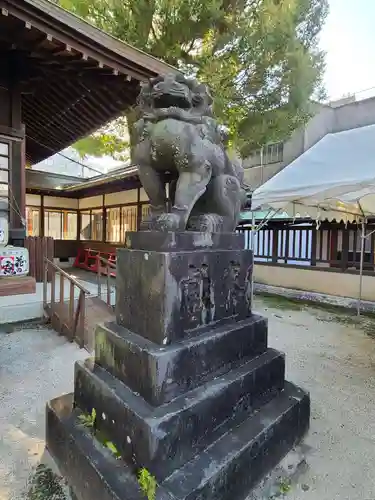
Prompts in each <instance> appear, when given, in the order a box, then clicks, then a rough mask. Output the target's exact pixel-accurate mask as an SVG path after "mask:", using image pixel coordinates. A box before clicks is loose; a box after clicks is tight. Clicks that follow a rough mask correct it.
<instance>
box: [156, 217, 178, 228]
mask: <svg viewBox="0 0 375 500" xmlns="http://www.w3.org/2000/svg"><path fill="white" fill-rule="evenodd" d="M180 221H181V218H180V216H179V215H177V214H162V215H160V217H158V219H157V221H156V227H157V230H158V231H177V230H178V229H180Z"/></svg>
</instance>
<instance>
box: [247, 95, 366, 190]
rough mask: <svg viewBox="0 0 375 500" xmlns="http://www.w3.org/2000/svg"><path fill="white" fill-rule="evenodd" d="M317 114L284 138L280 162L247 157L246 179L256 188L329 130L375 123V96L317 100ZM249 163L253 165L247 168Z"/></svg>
mask: <svg viewBox="0 0 375 500" xmlns="http://www.w3.org/2000/svg"><path fill="white" fill-rule="evenodd" d="M312 112H313V113H314V116H313V118H311V120H310V121H309V122H308V123H307V124H306V126H305V127H303V128H301V129H298V130H296V131H295V132H293V134H292V135H291V137H290V138H289V139H288V140H287V141H285V142H284V152H283V161H282V162H279V163H270V164H265V165H263V167H260V166H259V165H255V166H250V165H249V164H251V161H247V160H244V166H245V180H246V181H247V182H248V183H249V184H250V186H251V187H252V188H253V189H255V188H257V187H258V186H260V185H261V184H263V183H264V182H266V181H267V180H268V179H270V178H271V177H273V176H274V175H276V174H277V173H278V172H280V170H282V169H283V168H284V167H286V166H287V165H289V163H291V162H292V161H293V160H295V159H296V158H298V157H299V156H300V155H301V154H303V153H304V152H305V151H307V150H308V149H310V148H311V147H312V146H314V144H316V143H317V142H318V141H320V140H321V139H322V138H323V137H324V136H325V135H327V134H329V133H335V132H342V131H343V130H349V129H352V128H357V127H363V126H366V125H373V124H374V123H375V97H371V98H369V99H364V100H362V101H353V99H352V98H350V99H343V100H341V101H340V102H339V101H337V102H334V103H331V104H330V105H325V104H318V103H315V104H313V108H312ZM247 165H249V168H246V167H247Z"/></svg>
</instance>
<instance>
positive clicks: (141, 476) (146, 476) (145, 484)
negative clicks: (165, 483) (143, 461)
mask: <svg viewBox="0 0 375 500" xmlns="http://www.w3.org/2000/svg"><path fill="white" fill-rule="evenodd" d="M138 484H139V487H140V488H141V490H142V492H143V493H144V495H145V496H146V497H147V500H155V495H156V486H157V483H156V479H155V478H154V476H152V475H151V474H150V472H149V471H148V470H147V469H141V470H140V471H139V473H138Z"/></svg>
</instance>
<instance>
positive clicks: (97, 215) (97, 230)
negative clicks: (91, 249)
mask: <svg viewBox="0 0 375 500" xmlns="http://www.w3.org/2000/svg"><path fill="white" fill-rule="evenodd" d="M91 239H92V240H94V241H102V239H103V211H102V210H91Z"/></svg>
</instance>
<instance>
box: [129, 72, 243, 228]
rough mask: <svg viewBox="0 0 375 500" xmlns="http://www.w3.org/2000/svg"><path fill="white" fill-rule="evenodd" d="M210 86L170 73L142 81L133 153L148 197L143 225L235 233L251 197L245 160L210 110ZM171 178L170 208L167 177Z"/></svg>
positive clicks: (145, 226) (146, 226)
mask: <svg viewBox="0 0 375 500" xmlns="http://www.w3.org/2000/svg"><path fill="white" fill-rule="evenodd" d="M212 102H213V100H212V97H211V95H210V93H209V91H208V88H207V87H206V85H204V84H200V83H199V82H198V81H197V80H196V79H194V78H186V77H184V76H183V75H167V76H163V77H157V78H153V79H151V80H150V81H149V82H147V83H144V84H142V88H141V91H140V95H139V98H138V105H139V107H140V110H141V112H142V117H141V118H140V119H139V120H138V121H137V122H136V123H135V135H136V146H135V148H134V152H133V159H134V163H135V165H137V166H138V169H139V176H140V180H141V183H142V185H143V187H144V189H145V191H146V194H147V196H148V197H149V200H150V214H149V216H148V218H147V219H146V220H144V221H143V223H142V229H149V230H159V231H184V230H193V231H201V232H232V231H234V230H235V228H236V226H237V223H238V220H239V215H240V211H241V209H243V207H244V206H245V205H246V202H247V191H248V190H247V187H246V186H245V185H244V181H243V167H242V162H241V160H240V159H239V158H238V157H236V156H234V157H233V158H230V156H229V154H228V152H227V151H226V147H225V146H226V143H227V135H226V131H225V130H224V128H221V127H220V126H219V125H218V123H217V122H216V120H215V119H214V118H213V114H212ZM166 174H169V175H170V176H171V178H172V179H173V180H172V182H171V183H170V189H169V197H170V201H171V208H170V210H169V211H168V210H167V195H166V189H165V176H166Z"/></svg>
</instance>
